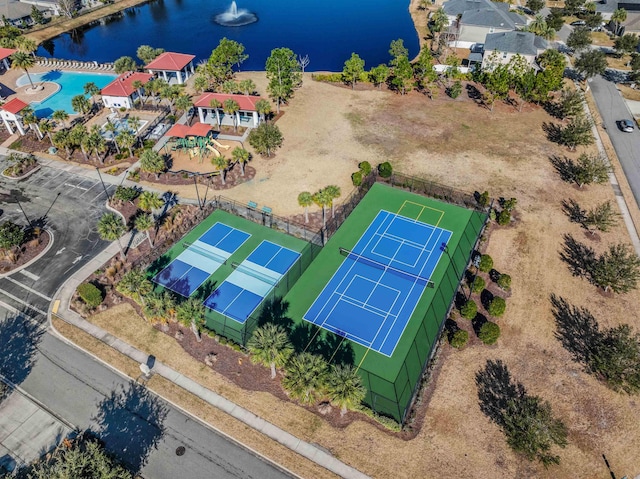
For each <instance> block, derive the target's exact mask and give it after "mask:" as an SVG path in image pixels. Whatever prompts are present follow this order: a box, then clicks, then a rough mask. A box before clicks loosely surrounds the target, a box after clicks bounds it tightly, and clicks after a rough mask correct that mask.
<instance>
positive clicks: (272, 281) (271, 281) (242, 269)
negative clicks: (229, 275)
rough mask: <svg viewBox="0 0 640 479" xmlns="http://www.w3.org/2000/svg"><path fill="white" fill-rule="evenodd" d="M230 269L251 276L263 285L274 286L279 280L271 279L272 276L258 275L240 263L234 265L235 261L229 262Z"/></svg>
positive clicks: (257, 272)
mask: <svg viewBox="0 0 640 479" xmlns="http://www.w3.org/2000/svg"><path fill="white" fill-rule="evenodd" d="M231 267H232V268H233V269H235V270H236V271H240V272H241V273H244V274H246V275H247V276H251V277H253V278H256V279H257V280H260V281H262V282H263V283H267V284H270V285H271V286H275V285H276V284H277V283H278V281H279V280H280V278H277V279H276V278H273V277H272V276H269V275H266V274H264V273H260V272H259V271H256V270H255V269H252V268H249V267H247V266H244V265H243V264H242V263H236V262H235V261H232V262H231Z"/></svg>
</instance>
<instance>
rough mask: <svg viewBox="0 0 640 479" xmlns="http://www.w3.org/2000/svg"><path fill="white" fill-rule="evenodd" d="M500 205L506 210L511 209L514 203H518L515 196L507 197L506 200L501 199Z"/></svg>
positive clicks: (514, 205)
mask: <svg viewBox="0 0 640 479" xmlns="http://www.w3.org/2000/svg"><path fill="white" fill-rule="evenodd" d="M501 204H502V207H503V208H504V209H505V210H507V211H511V210H513V209H514V208H515V207H516V205H517V204H518V200H517V199H515V198H509V199H508V200H505V199H503V200H502V202H501Z"/></svg>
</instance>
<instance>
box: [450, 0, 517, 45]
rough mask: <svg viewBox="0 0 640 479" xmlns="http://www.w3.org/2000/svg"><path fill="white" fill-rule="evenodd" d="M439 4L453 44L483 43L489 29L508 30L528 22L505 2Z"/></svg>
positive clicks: (455, 0)
mask: <svg viewBox="0 0 640 479" xmlns="http://www.w3.org/2000/svg"><path fill="white" fill-rule="evenodd" d="M442 7H443V9H444V11H445V13H446V14H447V16H448V17H449V27H448V30H447V35H448V36H449V45H450V46H453V47H456V48H470V47H471V46H472V45H474V44H476V43H484V41H485V37H486V36H487V35H488V34H490V33H499V32H509V31H513V30H517V29H520V28H523V27H524V26H526V24H527V20H526V18H525V17H523V16H522V15H519V14H517V13H515V12H511V11H509V4H508V3H500V2H492V1H490V0H449V1H447V2H445V3H444V4H443V5H442Z"/></svg>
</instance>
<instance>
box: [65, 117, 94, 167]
mask: <svg viewBox="0 0 640 479" xmlns="http://www.w3.org/2000/svg"><path fill="white" fill-rule="evenodd" d="M87 135H88V132H87V128H86V127H85V126H84V125H82V124H80V123H78V124H77V125H76V126H74V127H73V128H71V131H69V140H70V142H71V145H72V146H74V147H76V146H79V147H80V150H81V151H82V154H83V155H84V159H85V161H89V156H88V155H87V150H86V148H85V146H86V141H87V140H86V138H87Z"/></svg>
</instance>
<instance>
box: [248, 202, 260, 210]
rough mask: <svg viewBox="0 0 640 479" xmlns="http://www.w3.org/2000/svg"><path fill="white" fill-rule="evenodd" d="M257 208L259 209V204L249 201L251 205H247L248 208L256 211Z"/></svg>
mask: <svg viewBox="0 0 640 479" xmlns="http://www.w3.org/2000/svg"><path fill="white" fill-rule="evenodd" d="M257 207H258V203H256V202H255V201H249V203H247V208H250V209H252V210H255V209H256V208H257Z"/></svg>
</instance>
